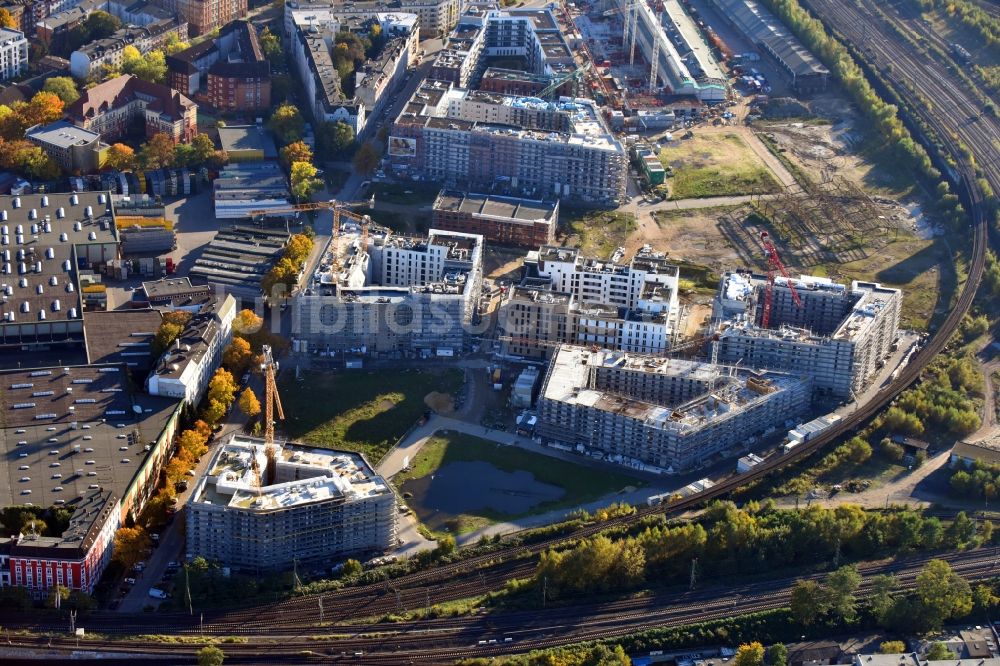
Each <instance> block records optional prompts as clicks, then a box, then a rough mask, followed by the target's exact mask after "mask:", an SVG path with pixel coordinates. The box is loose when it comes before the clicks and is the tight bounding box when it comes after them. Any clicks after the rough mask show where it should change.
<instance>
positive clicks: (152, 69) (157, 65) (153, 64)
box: [122, 47, 167, 83]
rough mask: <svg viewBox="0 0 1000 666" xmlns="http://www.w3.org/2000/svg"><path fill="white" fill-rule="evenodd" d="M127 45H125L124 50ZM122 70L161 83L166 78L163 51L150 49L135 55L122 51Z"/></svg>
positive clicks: (165, 63) (165, 60)
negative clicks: (145, 52)
mask: <svg viewBox="0 0 1000 666" xmlns="http://www.w3.org/2000/svg"><path fill="white" fill-rule="evenodd" d="M127 49H128V47H126V50H127ZM122 72H123V73H124V74H131V75H133V76H136V77H138V78H140V79H143V80H145V81H150V82H152V83H163V82H164V81H166V79H167V59H166V57H165V56H164V55H163V51H159V50H155V51H150V52H149V53H147V54H146V55H144V56H143V55H140V56H139V57H135V56H133V55H132V54H128V55H126V54H125V53H124V52H123V53H122Z"/></svg>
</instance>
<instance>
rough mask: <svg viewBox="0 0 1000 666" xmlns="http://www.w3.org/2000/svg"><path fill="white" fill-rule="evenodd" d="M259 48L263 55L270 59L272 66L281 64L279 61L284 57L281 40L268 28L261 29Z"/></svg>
mask: <svg viewBox="0 0 1000 666" xmlns="http://www.w3.org/2000/svg"><path fill="white" fill-rule="evenodd" d="M260 48H261V50H262V51H263V52H264V56H266V57H267V59H268V60H270V61H271V66H272V67H278V66H280V65H281V61H282V60H284V58H285V52H284V51H283V50H282V48H281V40H280V39H279V38H278V36H277V35H275V34H274V33H273V32H271V29H270V28H264V30H262V31H261V33H260Z"/></svg>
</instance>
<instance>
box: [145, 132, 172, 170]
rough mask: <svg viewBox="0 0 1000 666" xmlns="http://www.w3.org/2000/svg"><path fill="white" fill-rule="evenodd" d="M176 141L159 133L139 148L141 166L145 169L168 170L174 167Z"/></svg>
mask: <svg viewBox="0 0 1000 666" xmlns="http://www.w3.org/2000/svg"><path fill="white" fill-rule="evenodd" d="M175 156H176V153H175V151H174V140H173V139H171V138H170V137H169V136H167V135H166V134H164V133H162V132H159V133H157V134H154V135H153V136H152V137H150V139H149V141H147V142H146V143H144V144H142V147H141V148H139V164H140V165H141V166H142V168H143V169H166V168H169V167H172V166H173V165H174V158H175Z"/></svg>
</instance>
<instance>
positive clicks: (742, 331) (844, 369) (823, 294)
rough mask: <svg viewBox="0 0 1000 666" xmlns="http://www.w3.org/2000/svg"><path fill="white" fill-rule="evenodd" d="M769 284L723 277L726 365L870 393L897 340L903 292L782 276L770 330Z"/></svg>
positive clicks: (720, 299)
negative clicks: (799, 375) (766, 316)
mask: <svg viewBox="0 0 1000 666" xmlns="http://www.w3.org/2000/svg"><path fill="white" fill-rule="evenodd" d="M766 284H767V278H766V277H763V276H759V275H750V274H746V273H729V274H727V275H725V276H723V279H722V282H721V284H720V287H719V292H718V294H717V295H716V299H715V305H714V311H713V319H714V320H715V323H714V328H715V329H716V331H717V333H718V336H719V338H718V341H717V342H715V343H714V344H716V345H717V346H718V358H719V360H720V361H722V362H730V363H736V362H737V361H740V362H742V365H743V366H744V367H750V368H769V369H773V370H781V369H788V370H794V371H796V372H808V373H809V374H810V375H811V376H812V378H813V386H814V388H815V389H816V391H817V392H819V393H821V394H828V395H831V396H833V397H836V398H840V399H848V398H852V397H853V396H854V395H856V394H858V393H860V392H861V391H863V390H864V389H865V388H866V387H867V386H868V384H869V382H871V380H872V378H873V377H874V376H875V373H876V372H877V371H878V369H879V368H881V367H882V365H883V363H884V360H885V357H886V356H887V355H888V354H889V352H890V351H891V349H892V347H893V344H894V343H895V342H896V339H897V337H898V332H899V309H900V305H901V303H902V300H903V299H902V294H901V293H900V291H899V290H898V289H891V288H888V287H883V286H882V285H880V284H878V283H877V282H861V281H858V280H855V281H854V282H852V283H851V286H850V287H847V286H846V285H843V284H837V283H835V282H833V281H832V280H830V279H828V278H820V277H814V276H808V275H803V276H800V277H798V278H794V279H786V278H780V277H779V278H778V279H777V280H776V282H775V285H774V289H773V292H772V293H773V302H772V305H771V314H770V321H769V327H768V328H763V327H762V326H761V325H760V324H761V322H762V315H763V309H764V289H765V286H766ZM789 284H791V286H792V287H793V288H794V289H795V293H796V294H797V295H798V297H799V301H800V304H796V303H795V300H794V299H793V296H792V290H791V289H790V288H789Z"/></svg>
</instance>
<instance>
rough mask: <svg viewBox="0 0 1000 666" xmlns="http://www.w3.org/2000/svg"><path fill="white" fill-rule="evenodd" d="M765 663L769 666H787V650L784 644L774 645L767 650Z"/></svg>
mask: <svg viewBox="0 0 1000 666" xmlns="http://www.w3.org/2000/svg"><path fill="white" fill-rule="evenodd" d="M767 663H768V664H770V666H788V648H787V647H785V644H784V643H775V644H774V645H772V646H771V647H769V648H767Z"/></svg>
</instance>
